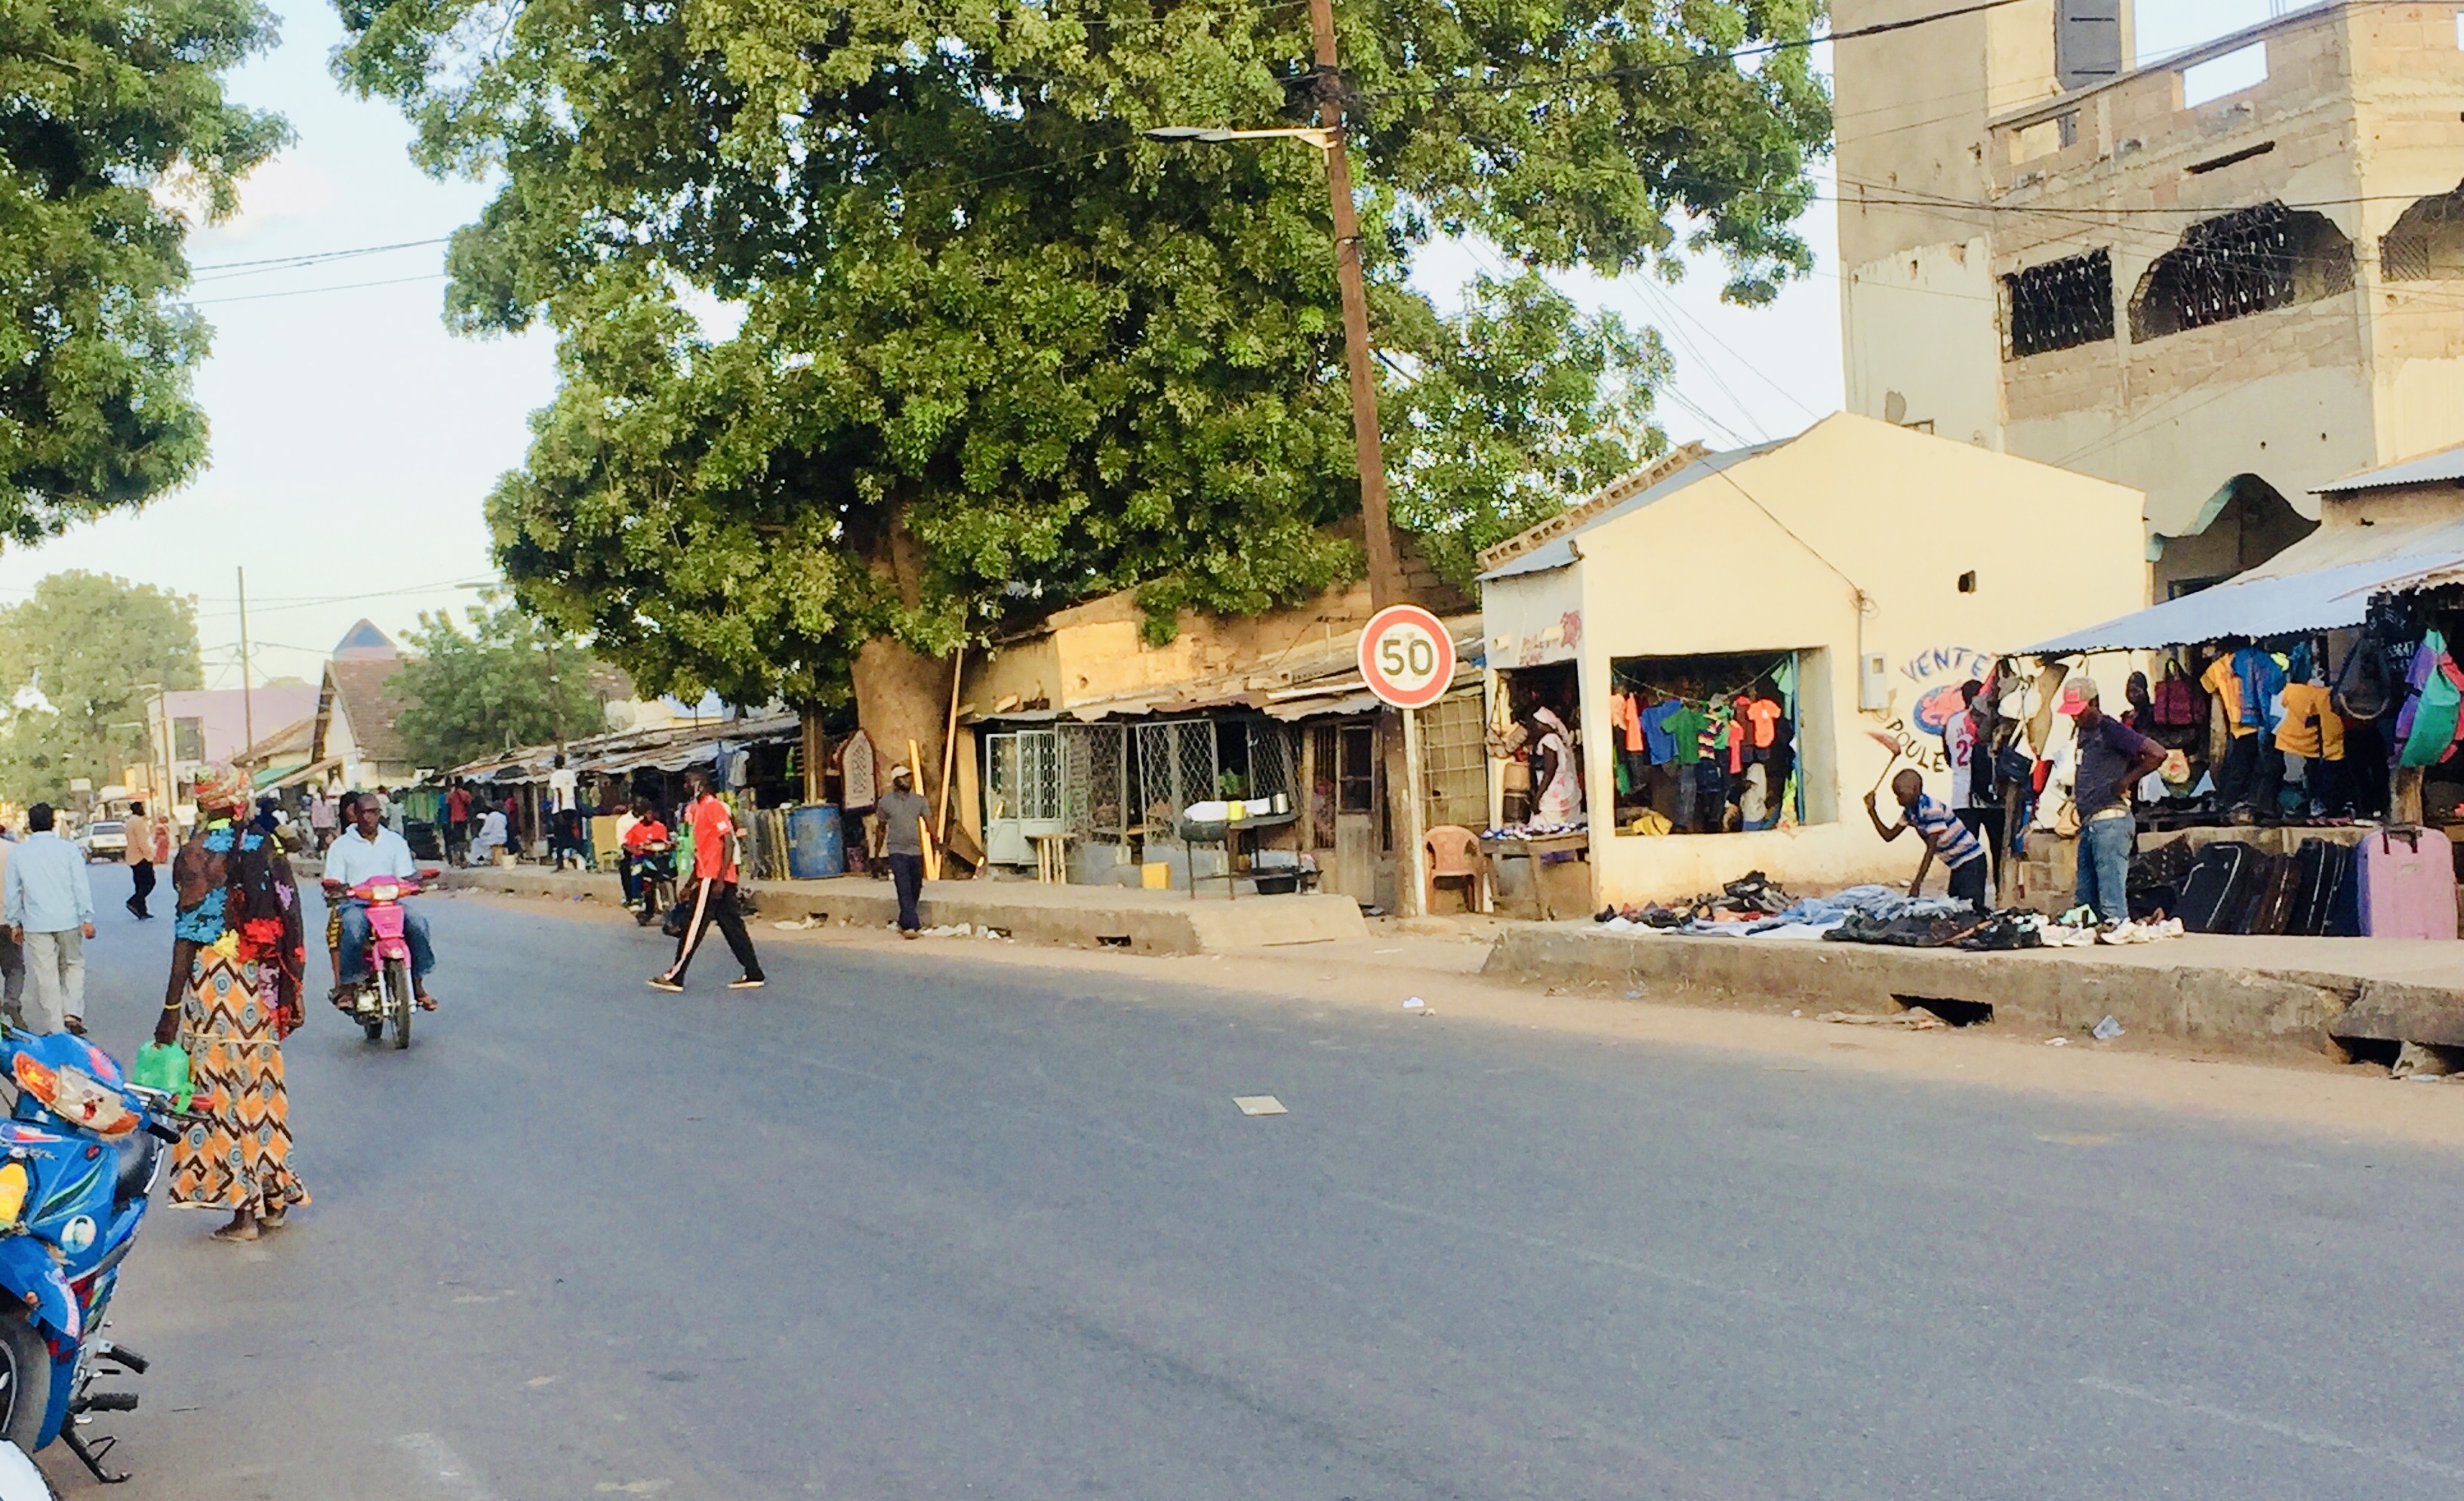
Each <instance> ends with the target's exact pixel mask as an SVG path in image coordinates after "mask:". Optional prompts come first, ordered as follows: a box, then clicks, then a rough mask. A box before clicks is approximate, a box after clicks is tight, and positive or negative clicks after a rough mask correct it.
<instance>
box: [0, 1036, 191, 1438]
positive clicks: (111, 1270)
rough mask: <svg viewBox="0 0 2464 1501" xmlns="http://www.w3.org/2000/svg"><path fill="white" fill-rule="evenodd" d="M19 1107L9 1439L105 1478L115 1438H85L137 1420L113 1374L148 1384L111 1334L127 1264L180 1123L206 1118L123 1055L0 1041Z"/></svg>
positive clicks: (1, 1257)
mask: <svg viewBox="0 0 2464 1501" xmlns="http://www.w3.org/2000/svg"><path fill="white" fill-rule="evenodd" d="M0 1067H5V1072H6V1076H7V1077H8V1079H9V1080H10V1081H11V1083H13V1084H14V1086H15V1090H16V1095H17V1100H16V1104H15V1106H14V1108H13V1109H12V1110H11V1113H10V1118H9V1119H7V1120H0V1307H6V1304H7V1303H8V1302H9V1301H11V1300H13V1301H14V1302H15V1303H17V1304H20V1305H22V1307H23V1312H22V1313H20V1312H19V1311H18V1310H16V1309H9V1310H8V1311H7V1312H5V1313H0V1440H5V1441H7V1442H9V1443H13V1444H15V1445H16V1446H18V1447H19V1448H21V1449H24V1450H26V1451H27V1452H29V1453H32V1452H33V1451H34V1450H36V1449H39V1448H41V1447H43V1446H45V1445H48V1444H50V1443H51V1442H52V1441H54V1440H55V1439H56V1440H58V1441H59V1442H60V1443H62V1444H64V1445H66V1446H68V1449H69V1452H71V1453H73V1454H75V1455H76V1456H77V1459H78V1460H79V1461H80V1462H82V1463H83V1464H84V1466H85V1467H86V1468H87V1469H89V1470H91V1471H92V1472H93V1473H94V1476H95V1478H96V1479H98V1480H100V1481H102V1482H104V1483H106V1484H110V1483H114V1482H118V1481H121V1480H125V1479H127V1478H128V1477H127V1476H126V1475H124V1474H114V1473H112V1472H111V1471H109V1470H107V1469H105V1468H103V1464H102V1461H103V1456H104V1455H106V1454H108V1453H109V1452H110V1451H111V1446H112V1445H113V1443H114V1442H115V1441H114V1440H113V1439H111V1438H107V1437H106V1438H101V1439H99V1440H94V1441H89V1440H87V1439H86V1438H85V1436H84V1435H83V1434H81V1433H80V1432H78V1429H79V1427H80V1426H82V1425H83V1424H85V1423H86V1422H88V1421H89V1418H88V1415H89V1414H92V1413H98V1412H128V1411H132V1410H134V1409H135V1408H136V1406H137V1397H136V1394H134V1393H132V1392H98V1391H95V1390H93V1389H92V1388H93V1386H94V1383H95V1381H96V1380H97V1379H98V1378H99V1377H102V1376H105V1375H114V1376H116V1375H121V1374H123V1373H124V1374H128V1375H142V1374H143V1372H144V1370H145V1363H146V1362H145V1358H144V1357H143V1356H141V1355H139V1354H138V1353H137V1352H136V1351H134V1350H130V1349H128V1348H126V1347H125V1346H121V1345H116V1344H114V1343H112V1342H111V1341H110V1340H109V1339H107V1338H104V1337H103V1333H102V1331H103V1326H104V1323H105V1314H106V1313H108V1312H109V1310H110V1307H111V1294H112V1291H113V1290H114V1289H115V1288H116V1287H117V1286H118V1285H119V1282H120V1264H121V1261H122V1260H123V1259H124V1258H126V1256H127V1255H128V1252H129V1250H130V1248H131V1247H134V1246H135V1245H136V1244H137V1226H138V1225H140V1224H141V1223H143V1220H144V1218H145V1208H146V1204H147V1203H148V1202H149V1201H150V1198H151V1191H152V1189H153V1187H154V1178H155V1175H156V1174H157V1173H158V1172H160V1171H161V1168H162V1156H163V1144H164V1143H165V1142H166V1141H176V1140H178V1139H179V1132H178V1131H177V1130H176V1129H174V1127H173V1125H172V1124H171V1122H175V1121H176V1122H182V1123H186V1122H188V1121H192V1120H195V1119H197V1118H199V1117H196V1116H194V1115H189V1114H188V1113H187V1112H184V1111H182V1110H179V1109H177V1108H176V1107H175V1105H174V1102H173V1101H172V1099H171V1098H170V1096H168V1095H166V1094H165V1093H162V1092H161V1091H158V1090H149V1089H145V1088H143V1087H142V1086H139V1085H134V1084H131V1083H129V1082H128V1078H127V1075H126V1074H125V1073H124V1072H123V1071H121V1067H120V1065H119V1063H118V1062H116V1061H115V1060H114V1059H113V1058H112V1056H111V1055H110V1054H109V1053H106V1052H104V1051H103V1050H102V1049H101V1048H97V1047H95V1046H94V1045H93V1044H92V1043H89V1042H87V1041H86V1040H85V1039H84V1038H82V1037H76V1036H71V1035H70V1034H68V1033H65V1032H62V1033H56V1034H53V1035H49V1036H36V1035H33V1034H32V1033H27V1032H20V1031H14V1030H11V1031H9V1032H7V1033H6V1034H5V1035H0Z"/></svg>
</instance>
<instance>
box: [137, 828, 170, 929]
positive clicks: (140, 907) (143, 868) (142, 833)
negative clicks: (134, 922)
mask: <svg viewBox="0 0 2464 1501" xmlns="http://www.w3.org/2000/svg"><path fill="white" fill-rule="evenodd" d="M169 835H170V828H169V825H168V822H167V821H166V820H164V819H159V818H148V817H146V816H145V805H144V804H143V803H131V804H129V805H128V879H129V883H130V885H131V886H132V887H133V888H134V890H132V891H131V892H130V893H129V896H128V915H129V916H132V917H135V918H137V919H138V920H139V921H141V922H142V921H143V920H144V919H146V918H148V917H151V916H154V915H153V914H152V913H150V912H147V911H146V910H145V898H146V897H148V896H151V895H153V894H154V863H155V862H156V861H158V860H167V859H169V858H170V857H171V851H170V850H169V849H168V848H167V846H168V844H169Z"/></svg>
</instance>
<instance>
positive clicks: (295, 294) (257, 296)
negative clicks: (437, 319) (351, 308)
mask: <svg viewBox="0 0 2464 1501" xmlns="http://www.w3.org/2000/svg"><path fill="white" fill-rule="evenodd" d="M444 279H445V273H443V272H441V271H431V272H429V273H428V274H426V275H425V276H389V277H387V278H386V279H385V280H383V281H345V282H343V283H342V284H341V285H340V286H332V287H296V288H294V289H292V290H291V291H289V292H252V293H249V294H248V295H246V296H245V297H235V298H197V299H195V300H193V301H191V302H189V304H188V305H189V306H190V307H213V306H216V305H218V304H220V303H224V302H264V301H268V300H271V299H272V298H304V297H314V296H316V295H317V294H319V293H320V292H357V291H360V290H361V289H363V288H365V287H399V286H404V285H407V283H410V282H413V281H442V280H444Z"/></svg>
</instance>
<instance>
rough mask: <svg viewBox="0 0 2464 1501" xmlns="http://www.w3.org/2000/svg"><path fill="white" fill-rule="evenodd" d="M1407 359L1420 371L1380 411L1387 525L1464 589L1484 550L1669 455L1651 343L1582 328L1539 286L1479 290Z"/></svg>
mask: <svg viewBox="0 0 2464 1501" xmlns="http://www.w3.org/2000/svg"><path fill="white" fill-rule="evenodd" d="M1408 347H1412V348H1416V349H1418V350H1419V354H1420V358H1419V362H1418V363H1417V365H1416V368H1415V369H1414V371H1413V375H1412V379H1411V380H1410V381H1409V383H1408V384H1406V385H1404V386H1403V388H1402V389H1401V390H1400V391H1399V392H1397V394H1396V395H1395V396H1394V397H1393V398H1391V399H1390V405H1389V408H1388V424H1389V426H1388V432H1389V434H1390V436H1389V438H1388V442H1387V452H1386V460H1387V464H1388V467H1390V468H1391V469H1393V470H1394V471H1395V491H1394V502H1393V508H1394V514H1395V522H1396V524H1397V525H1398V526H1401V527H1403V528H1405V529H1406V530H1408V531H1411V532H1414V533H1417V534H1418V535H1419V539H1420V550H1421V552H1422V553H1423V555H1425V556H1426V557H1427V558H1428V560H1429V562H1430V563H1432V564H1434V565H1435V566H1436V567H1437V568H1438V569H1439V571H1441V572H1442V573H1444V574H1445V575H1446V576H1447V577H1449V578H1451V579H1453V580H1454V581H1455V582H1456V583H1458V584H1461V585H1470V584H1471V582H1472V576H1473V575H1474V574H1475V573H1476V572H1478V571H1479V564H1478V562H1477V559H1478V557H1479V554H1480V550H1481V549H1482V548H1484V547H1487V546H1490V545H1493V544H1494V543H1497V542H1501V541H1505V540H1506V539H1507V538H1509V537H1511V536H1513V535H1514V534H1515V533H1517V532H1520V531H1522V530H1523V529H1524V528H1525V527H1528V526H1530V525H1531V524H1533V523H1534V522H1536V521H1540V520H1542V519H1546V518H1548V517H1550V516H1551V515H1553V514H1555V513H1556V512H1557V511H1559V510H1561V509H1563V508H1564V507H1565V505H1566V503H1567V501H1568V500H1570V499H1573V498H1575V497H1580V496H1582V495H1584V494H1585V493H1587V492H1589V491H1593V490H1596V489H1598V488H1599V487H1600V486H1601V485H1604V484H1606V483H1608V482H1609V481H1610V480H1612V479H1615V478H1616V477H1617V475H1621V474H1624V473H1625V472H1626V471H1628V470H1630V469H1633V468H1635V467H1636V466H1638V465H1639V464H1640V463H1641V462H1642V461H1643V460H1645V459H1647V458H1650V457H1653V456H1656V455H1658V454H1659V453H1661V451H1662V450H1663V449H1665V448H1666V447H1667V437H1666V434H1664V433H1663V432H1661V430H1660V428H1659V426H1658V425H1657V424H1655V423H1654V422H1653V421H1652V418H1651V398H1652V392H1653V391H1654V390H1655V389H1656V388H1657V387H1658V386H1660V384H1661V382H1663V381H1665V380H1666V379H1667V378H1668V373H1669V362H1668V353H1667V350H1666V349H1665V348H1664V347H1663V346H1662V345H1661V342H1660V336H1659V334H1658V333H1656V332H1654V331H1653V330H1651V329H1647V328H1646V329H1643V330H1641V331H1640V332H1636V331H1634V330H1631V329H1629V328H1627V327H1626V326H1625V323H1624V321H1623V320H1620V319H1619V318H1618V317H1617V315H1616V314H1614V313H1608V314H1603V315H1601V316H1600V317H1598V318H1596V319H1591V320H1586V319H1584V318H1583V317H1582V316H1581V315H1580V314H1579V313H1578V312H1577V311H1576V309H1575V307H1574V304H1573V300H1572V299H1571V298H1568V297H1567V296H1566V295H1565V294H1564V293H1562V292H1559V291H1558V290H1557V289H1556V288H1554V287H1551V285H1549V283H1548V282H1546V281H1544V280H1542V279H1541V278H1540V277H1539V276H1537V275H1534V274H1531V273H1529V272H1527V273H1525V274H1524V275H1522V276H1517V277H1514V278H1513V279H1511V280H1498V279H1494V278H1491V277H1488V276H1481V277H1478V278H1477V279H1475V280H1474V281H1473V282H1472V285H1471V288H1470V291H1469V295H1468V297H1467V298H1465V301H1464V306H1463V311H1462V312H1461V313H1459V314H1457V315H1456V316H1454V317H1452V318H1447V319H1441V320H1433V322H1432V323H1431V324H1430V326H1429V327H1428V328H1427V329H1426V330H1425V331H1424V332H1416V334H1415V336H1414V337H1413V339H1412V340H1411V342H1410V343H1409V345H1408Z"/></svg>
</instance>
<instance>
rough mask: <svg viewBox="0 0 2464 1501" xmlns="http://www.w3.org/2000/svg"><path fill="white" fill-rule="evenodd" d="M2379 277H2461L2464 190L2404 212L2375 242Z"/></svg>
mask: <svg viewBox="0 0 2464 1501" xmlns="http://www.w3.org/2000/svg"><path fill="white" fill-rule="evenodd" d="M2379 275H2380V276H2381V277H2383V278H2385V279H2386V280H2388V281H2429V280H2432V279H2435V278H2441V277H2453V276H2464V188H2457V189H2456V190H2455V191H2453V192H2450V193H2440V194H2439V195H2437V196H2436V197H2433V198H2424V199H2422V200H2421V201H2419V202H2418V203H2415V204H2414V205H2413V206H2412V207H2411V208H2409V209H2407V210H2405V211H2404V217H2403V218H2400V219H2398V220H2396V221H2395V228H2394V229H2392V230H2389V231H2387V233H2386V234H2385V235H2384V236H2383V237H2381V239H2380V240H2379Z"/></svg>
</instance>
